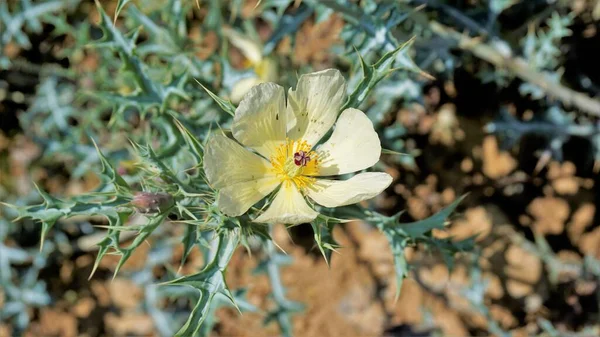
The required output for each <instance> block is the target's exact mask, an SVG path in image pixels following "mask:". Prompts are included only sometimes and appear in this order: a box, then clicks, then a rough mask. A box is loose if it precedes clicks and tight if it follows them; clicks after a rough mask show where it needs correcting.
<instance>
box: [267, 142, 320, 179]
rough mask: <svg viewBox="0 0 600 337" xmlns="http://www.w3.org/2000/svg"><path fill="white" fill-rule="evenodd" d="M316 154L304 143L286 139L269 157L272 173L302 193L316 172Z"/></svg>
mask: <svg viewBox="0 0 600 337" xmlns="http://www.w3.org/2000/svg"><path fill="white" fill-rule="evenodd" d="M318 162H319V161H318V158H317V154H316V153H315V152H313V151H311V146H310V145H309V144H308V143H307V142H306V141H294V140H290V139H287V140H286V142H285V143H284V144H281V145H280V146H279V147H278V148H277V150H276V151H275V154H274V155H273V156H271V165H272V170H273V172H274V173H275V174H276V175H277V177H278V178H279V179H281V181H282V182H285V183H286V184H290V183H292V182H293V183H294V184H296V186H297V187H298V188H299V189H300V190H301V191H302V190H304V189H306V188H307V187H310V186H311V185H312V184H313V183H314V182H315V178H313V177H312V176H314V175H316V174H317V172H318V166H317V165H318Z"/></svg>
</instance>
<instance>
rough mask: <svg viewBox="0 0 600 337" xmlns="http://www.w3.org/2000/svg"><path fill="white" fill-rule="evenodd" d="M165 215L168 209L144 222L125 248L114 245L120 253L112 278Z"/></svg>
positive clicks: (163, 219)
mask: <svg viewBox="0 0 600 337" xmlns="http://www.w3.org/2000/svg"><path fill="white" fill-rule="evenodd" d="M167 215H169V210H165V211H164V212H163V213H161V214H158V215H156V216H154V217H152V218H149V219H148V221H147V222H146V224H145V225H144V226H142V227H141V229H140V231H139V233H138V234H137V235H136V237H135V239H133V242H132V243H131V244H130V245H129V246H128V247H127V248H118V247H115V248H116V249H117V251H118V252H119V254H121V258H120V259H119V263H118V264H117V267H116V268H115V272H114V274H113V279H114V278H115V277H116V276H117V274H118V273H119V271H120V270H121V267H123V265H124V264H125V262H127V260H128V259H129V257H130V256H131V254H133V252H134V251H135V250H136V249H137V248H138V247H139V246H140V245H141V244H142V243H143V242H144V241H145V240H146V239H147V238H148V237H149V236H150V234H152V232H154V230H155V229H156V228H157V227H158V226H159V225H160V224H162V223H163V222H164V221H165V219H166V217H167Z"/></svg>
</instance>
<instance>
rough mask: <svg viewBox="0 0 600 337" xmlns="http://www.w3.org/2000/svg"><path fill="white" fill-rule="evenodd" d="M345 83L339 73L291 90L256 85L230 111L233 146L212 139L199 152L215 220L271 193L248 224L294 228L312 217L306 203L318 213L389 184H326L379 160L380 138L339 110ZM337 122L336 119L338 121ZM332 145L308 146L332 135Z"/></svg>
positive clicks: (371, 177)
mask: <svg viewBox="0 0 600 337" xmlns="http://www.w3.org/2000/svg"><path fill="white" fill-rule="evenodd" d="M345 99H346V81H345V80H344V78H343V77H342V75H341V74H340V72H339V71H338V70H335V69H328V70H323V71H319V72H315V73H310V74H306V75H302V76H300V78H299V80H298V84H297V87H296V90H291V89H290V90H289V92H288V97H287V104H286V99H285V91H284V89H283V87H281V86H279V85H277V84H274V83H262V84H259V85H257V86H255V87H253V88H252V89H251V90H250V91H249V92H248V93H247V94H246V95H245V96H244V99H243V100H242V101H241V102H240V104H239V106H238V107H237V109H236V111H235V116H234V120H233V124H232V127H231V130H232V133H233V137H234V138H235V139H236V140H237V141H238V142H239V143H238V142H236V141H234V140H232V139H230V138H228V137H226V136H224V135H222V134H216V135H213V136H212V137H211V138H210V140H209V141H208V144H207V146H206V153H205V157H204V170H205V172H206V176H207V178H208V181H209V183H210V184H211V186H212V187H213V188H215V189H218V190H219V196H218V199H217V203H218V205H219V209H220V210H221V212H223V213H224V214H226V215H228V216H239V215H242V214H244V213H246V212H247V211H248V209H250V207H252V206H253V205H254V204H256V203H257V202H259V201H260V200H262V199H263V198H265V197H266V196H267V195H269V194H271V193H272V192H273V191H275V190H276V189H278V191H277V192H276V195H275V197H274V199H273V201H272V202H271V203H270V205H269V206H268V208H267V209H266V210H265V211H264V212H263V213H261V214H260V215H259V216H258V217H257V218H256V219H254V221H255V222H261V223H285V224H299V223H304V222H311V221H313V220H314V219H315V218H316V217H317V216H318V215H319V213H318V212H317V211H315V210H314V209H313V208H312V207H310V206H309V203H308V202H307V198H308V199H309V200H311V201H314V202H316V203H317V204H320V205H322V206H325V207H338V206H345V205H350V204H354V203H357V202H360V201H362V200H365V199H370V198H373V197H374V196H376V195H378V194H379V193H381V192H382V191H383V190H384V189H386V188H387V187H388V186H389V185H390V184H391V182H392V177H391V176H390V175H389V174H387V173H383V172H366V173H359V174H357V175H355V176H354V177H352V178H350V179H348V180H336V179H330V178H328V177H333V176H337V175H342V174H347V173H353V172H356V171H360V170H364V169H367V168H369V167H371V166H373V165H374V164H375V163H377V161H378V160H379V157H380V155H381V144H380V141H379V137H378V135H377V133H376V132H375V130H374V129H373V124H372V122H371V121H370V120H369V118H368V117H367V116H366V115H365V114H364V113H363V112H362V111H360V110H357V109H352V108H349V109H345V110H344V111H342V113H341V114H339V111H340V110H341V108H342V105H343V104H344V102H345ZM338 114H339V118H338ZM336 118H337V123H336V125H335V129H334V130H333V133H332V134H331V137H330V138H329V139H328V140H327V141H326V142H324V143H323V144H322V145H320V146H315V145H316V144H317V143H318V142H319V141H320V140H321V138H322V137H323V136H324V135H325V134H326V133H327V132H328V131H329V129H331V127H332V126H333V125H334V123H335V121H336Z"/></svg>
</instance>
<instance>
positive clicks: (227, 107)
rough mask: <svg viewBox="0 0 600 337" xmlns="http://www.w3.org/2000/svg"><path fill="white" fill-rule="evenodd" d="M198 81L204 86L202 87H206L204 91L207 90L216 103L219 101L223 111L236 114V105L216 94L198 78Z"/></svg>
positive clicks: (232, 114)
mask: <svg viewBox="0 0 600 337" xmlns="http://www.w3.org/2000/svg"><path fill="white" fill-rule="evenodd" d="M196 82H197V83H198V84H199V85H200V86H201V87H202V89H204V91H206V93H207V94H208V95H209V96H210V98H212V99H213V100H214V101H215V103H217V104H218V105H219V107H221V109H222V110H223V111H225V112H227V113H228V114H230V115H231V116H235V106H234V105H233V104H232V103H231V102H230V101H226V100H224V99H222V98H221V97H219V96H217V95H215V94H214V93H213V92H212V91H210V90H208V89H207V88H206V87H205V86H204V85H202V83H200V81H198V80H196Z"/></svg>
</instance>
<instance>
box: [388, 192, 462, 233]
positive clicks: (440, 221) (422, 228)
mask: <svg viewBox="0 0 600 337" xmlns="http://www.w3.org/2000/svg"><path fill="white" fill-rule="evenodd" d="M466 196H467V194H465V195H463V196H461V197H459V198H457V199H456V200H455V201H454V202H453V203H451V204H450V205H448V206H446V207H445V208H444V209H442V210H441V211H439V212H437V213H436V214H434V215H432V216H430V217H429V218H427V219H423V220H419V221H415V222H410V223H405V224H402V223H401V224H398V226H399V227H398V228H399V229H400V230H402V231H403V232H405V233H406V234H407V235H408V236H410V237H412V238H415V237H419V236H422V235H423V234H425V233H427V232H429V231H431V230H432V229H435V228H437V229H442V228H444V226H445V222H446V219H447V218H448V217H449V216H450V214H452V212H454V209H456V207H457V206H458V204H460V203H461V201H463V199H464V198H466Z"/></svg>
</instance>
